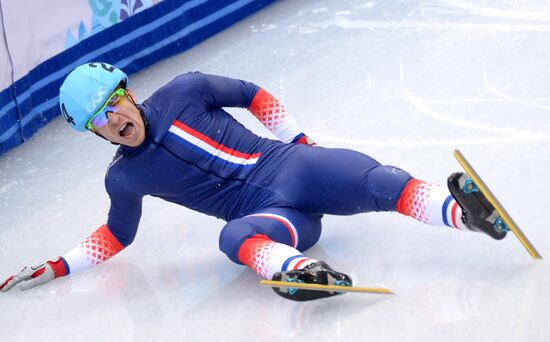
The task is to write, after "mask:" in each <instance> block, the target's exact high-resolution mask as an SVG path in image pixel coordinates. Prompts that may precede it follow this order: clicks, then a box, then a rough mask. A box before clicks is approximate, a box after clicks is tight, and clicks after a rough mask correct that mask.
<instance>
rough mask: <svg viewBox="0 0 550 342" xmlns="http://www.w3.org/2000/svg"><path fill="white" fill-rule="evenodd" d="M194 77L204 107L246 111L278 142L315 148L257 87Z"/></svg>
mask: <svg viewBox="0 0 550 342" xmlns="http://www.w3.org/2000/svg"><path fill="white" fill-rule="evenodd" d="M194 76H195V77H197V78H198V83H199V85H198V86H199V87H200V88H202V89H203V91H202V92H201V95H202V96H203V98H204V99H205V101H206V104H207V105H208V106H210V107H241V108H247V109H248V110H249V111H250V112H251V113H252V114H253V115H254V116H255V117H256V118H257V119H258V120H259V121H260V122H261V123H262V125H264V127H265V128H267V129H268V130H269V131H270V132H271V133H273V134H274V135H275V136H276V137H277V138H279V140H281V141H283V142H285V143H299V144H307V145H315V143H314V142H313V141H312V140H311V139H310V138H309V137H308V136H307V135H305V134H304V133H303V132H302V130H301V129H300V128H299V127H298V124H297V123H296V121H295V120H294V118H293V117H292V115H290V113H289V112H287V111H286V109H285V107H284V106H283V105H282V104H281V103H280V102H279V100H277V99H276V98H275V97H274V96H272V95H271V94H270V93H268V92H267V91H265V90H264V89H262V88H260V87H258V86H257V85H255V84H253V83H251V82H246V81H242V80H237V79H232V78H228V77H223V76H215V75H206V74H199V73H195V75H194Z"/></svg>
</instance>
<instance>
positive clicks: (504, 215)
mask: <svg viewBox="0 0 550 342" xmlns="http://www.w3.org/2000/svg"><path fill="white" fill-rule="evenodd" d="M454 156H455V158H456V160H457V161H458V163H459V164H460V165H461V166H462V168H463V169H464V171H466V173H467V174H468V176H470V178H471V179H472V180H473V181H474V183H475V184H476V185H477V187H478V188H479V191H481V193H482V194H483V195H485V197H486V198H487V200H488V201H489V203H491V205H492V206H493V207H494V208H495V210H496V211H497V212H498V213H499V215H500V217H501V218H502V220H503V221H504V224H505V225H506V226H507V228H508V229H509V230H511V231H512V232H513V233H514V235H515V236H516V237H517V238H518V240H519V242H521V244H522V245H523V247H524V248H525V249H526V250H527V252H528V253H529V254H530V255H531V257H533V259H542V256H541V255H540V254H539V252H537V250H536V249H535V246H533V244H532V243H531V242H530V241H529V239H527V237H526V236H525V234H523V232H522V231H521V229H519V227H518V225H517V224H516V223H515V222H514V220H513V219H512V217H510V215H508V212H507V211H506V210H505V209H504V207H503V206H502V205H501V204H500V202H499V201H498V200H497V199H496V197H495V195H493V193H492V192H491V190H489V188H488V187H487V185H485V183H484V182H483V181H482V180H481V177H479V175H478V174H477V172H476V171H475V170H474V168H473V167H472V165H470V163H468V161H467V160H466V158H465V157H464V155H463V154H462V153H460V151H459V150H455V151H454Z"/></svg>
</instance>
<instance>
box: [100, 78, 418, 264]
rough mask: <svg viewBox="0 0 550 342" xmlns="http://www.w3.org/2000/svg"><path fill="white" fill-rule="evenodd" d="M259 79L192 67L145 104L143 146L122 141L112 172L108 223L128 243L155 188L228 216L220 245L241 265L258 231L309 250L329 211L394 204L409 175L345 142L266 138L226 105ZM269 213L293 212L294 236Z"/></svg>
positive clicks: (244, 98)
mask: <svg viewBox="0 0 550 342" xmlns="http://www.w3.org/2000/svg"><path fill="white" fill-rule="evenodd" d="M259 89H260V88H259V87H258V86H256V85H254V84H252V83H249V82H244V81H240V80H235V79H230V78H225V77H220V76H212V75H205V74H201V73H187V74H183V75H180V76H177V77H176V78H175V79H174V80H172V81H171V82H169V83H168V84H166V85H165V86H163V87H162V88H160V89H159V90H157V91H156V92H155V93H154V94H153V95H152V96H151V97H150V98H148V99H147V100H146V101H144V102H143V104H142V105H141V106H140V107H141V109H142V110H143V114H144V116H145V118H146V119H147V121H148V122H149V129H148V134H147V137H146V139H145V141H144V143H143V144H142V145H140V146H139V147H136V148H130V147H125V146H121V147H120V148H119V149H118V151H117V154H116V155H115V157H114V159H113V162H112V163H111V165H110V166H109V169H108V171H107V174H106V177H105V185H106V188H107V192H108V193H109V196H110V198H111V208H110V211H109V218H108V221H107V226H108V227H109V229H110V230H111V232H112V233H113V235H114V236H115V237H116V238H117V239H118V240H119V242H120V243H121V244H122V245H124V246H127V245H129V244H130V243H131V242H132V241H133V239H134V237H135V235H136V231H137V228H138V224H139V220H140V217H141V206H142V198H143V196H145V195H151V196H155V197H159V198H162V199H164V200H167V201H170V202H173V203H177V204H180V205H183V206H185V207H188V208H190V209H193V210H196V211H199V212H201V213H205V214H207V215H212V216H215V217H217V218H221V219H224V220H225V221H227V222H228V223H227V224H226V226H225V227H224V229H223V230H222V232H221V235H220V249H221V250H222V251H223V252H224V253H226V254H227V255H228V256H229V258H230V259H231V260H233V261H234V262H237V263H239V260H238V258H237V252H238V249H239V247H240V245H241V244H242V242H243V241H244V240H245V239H246V238H248V237H251V236H254V235H256V234H264V235H267V236H269V237H270V238H271V239H272V240H274V241H277V242H281V243H285V244H288V245H293V241H294V242H295V243H294V245H295V246H294V247H296V248H297V249H298V250H300V251H303V250H305V249H308V248H309V247H311V246H312V245H313V244H315V243H316V242H317V240H318V239H319V236H320V233H321V221H320V220H321V217H322V215H323V214H335V215H350V214H356V213H362V212H370V211H392V210H395V208H396V202H397V200H398V198H399V196H400V194H401V192H402V190H403V188H404V187H405V185H406V183H407V182H408V180H409V179H410V178H411V176H410V175H409V174H408V173H406V172H405V171H402V170H400V169H398V168H395V167H391V166H381V165H380V164H379V163H378V162H377V161H375V160H374V159H372V158H370V157H368V156H366V155H364V154H362V153H358V152H355V151H351V150H346V149H328V148H323V147H311V146H307V145H301V144H295V143H289V144H285V143H282V142H280V141H275V140H270V139H265V138H261V137H259V136H257V135H255V134H254V133H252V132H250V131H249V130H248V129H246V128H245V127H244V126H243V125H241V124H240V123H239V122H238V121H237V120H235V119H234V118H233V117H232V116H231V115H230V114H229V113H227V112H225V111H224V110H223V109H222V107H242V108H248V107H249V106H250V104H251V102H252V100H253V98H254V96H255V95H256V93H257V92H258V91H259ZM257 213H269V214H273V215H279V216H282V217H284V218H286V219H288V220H289V221H290V222H292V224H293V225H294V226H295V228H296V234H297V236H292V233H290V232H289V230H288V229H287V227H285V226H284V225H283V224H282V223H281V222H280V221H279V220H274V219H272V218H268V217H265V216H264V217H262V216H248V215H252V214H257Z"/></svg>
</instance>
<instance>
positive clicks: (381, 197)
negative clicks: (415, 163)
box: [367, 165, 412, 211]
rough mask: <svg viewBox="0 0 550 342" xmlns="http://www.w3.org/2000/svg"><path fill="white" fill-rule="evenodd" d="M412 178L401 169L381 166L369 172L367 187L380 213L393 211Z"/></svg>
mask: <svg viewBox="0 0 550 342" xmlns="http://www.w3.org/2000/svg"><path fill="white" fill-rule="evenodd" d="M411 178H412V176H411V175H410V174H409V173H408V172H406V171H404V170H401V169H400V168H397V167H395V166H389V165H380V166H377V167H375V168H373V169H371V170H370V171H369V174H368V178H367V187H368V190H369V192H370V194H371V195H372V196H373V198H374V200H375V202H376V205H377V207H378V209H379V210H380V211H393V210H395V208H396V205H397V201H398V200H399V197H400V196H401V192H403V189H404V188H405V185H407V182H408V181H409V180H410V179H411Z"/></svg>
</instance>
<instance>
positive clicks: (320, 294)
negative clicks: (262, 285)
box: [272, 261, 352, 302]
mask: <svg viewBox="0 0 550 342" xmlns="http://www.w3.org/2000/svg"><path fill="white" fill-rule="evenodd" d="M272 280H277V281H287V282H296V283H307V284H323V285H340V286H352V280H351V278H350V277H349V276H348V275H347V274H344V273H340V272H336V271H335V270H333V269H332V268H330V266H329V265H327V264H326V263H325V262H323V261H317V262H314V263H313V264H310V265H307V266H306V267H305V268H304V269H302V270H297V271H286V272H277V273H275V274H274V275H273V279H272ZM273 291H275V293H277V294H278V295H279V296H281V297H284V298H286V299H290V300H295V301H299V302H303V301H308V300H314V299H319V298H325V297H331V296H335V295H339V294H342V292H335V291H313V290H303V289H293V288H279V287H273Z"/></svg>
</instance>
